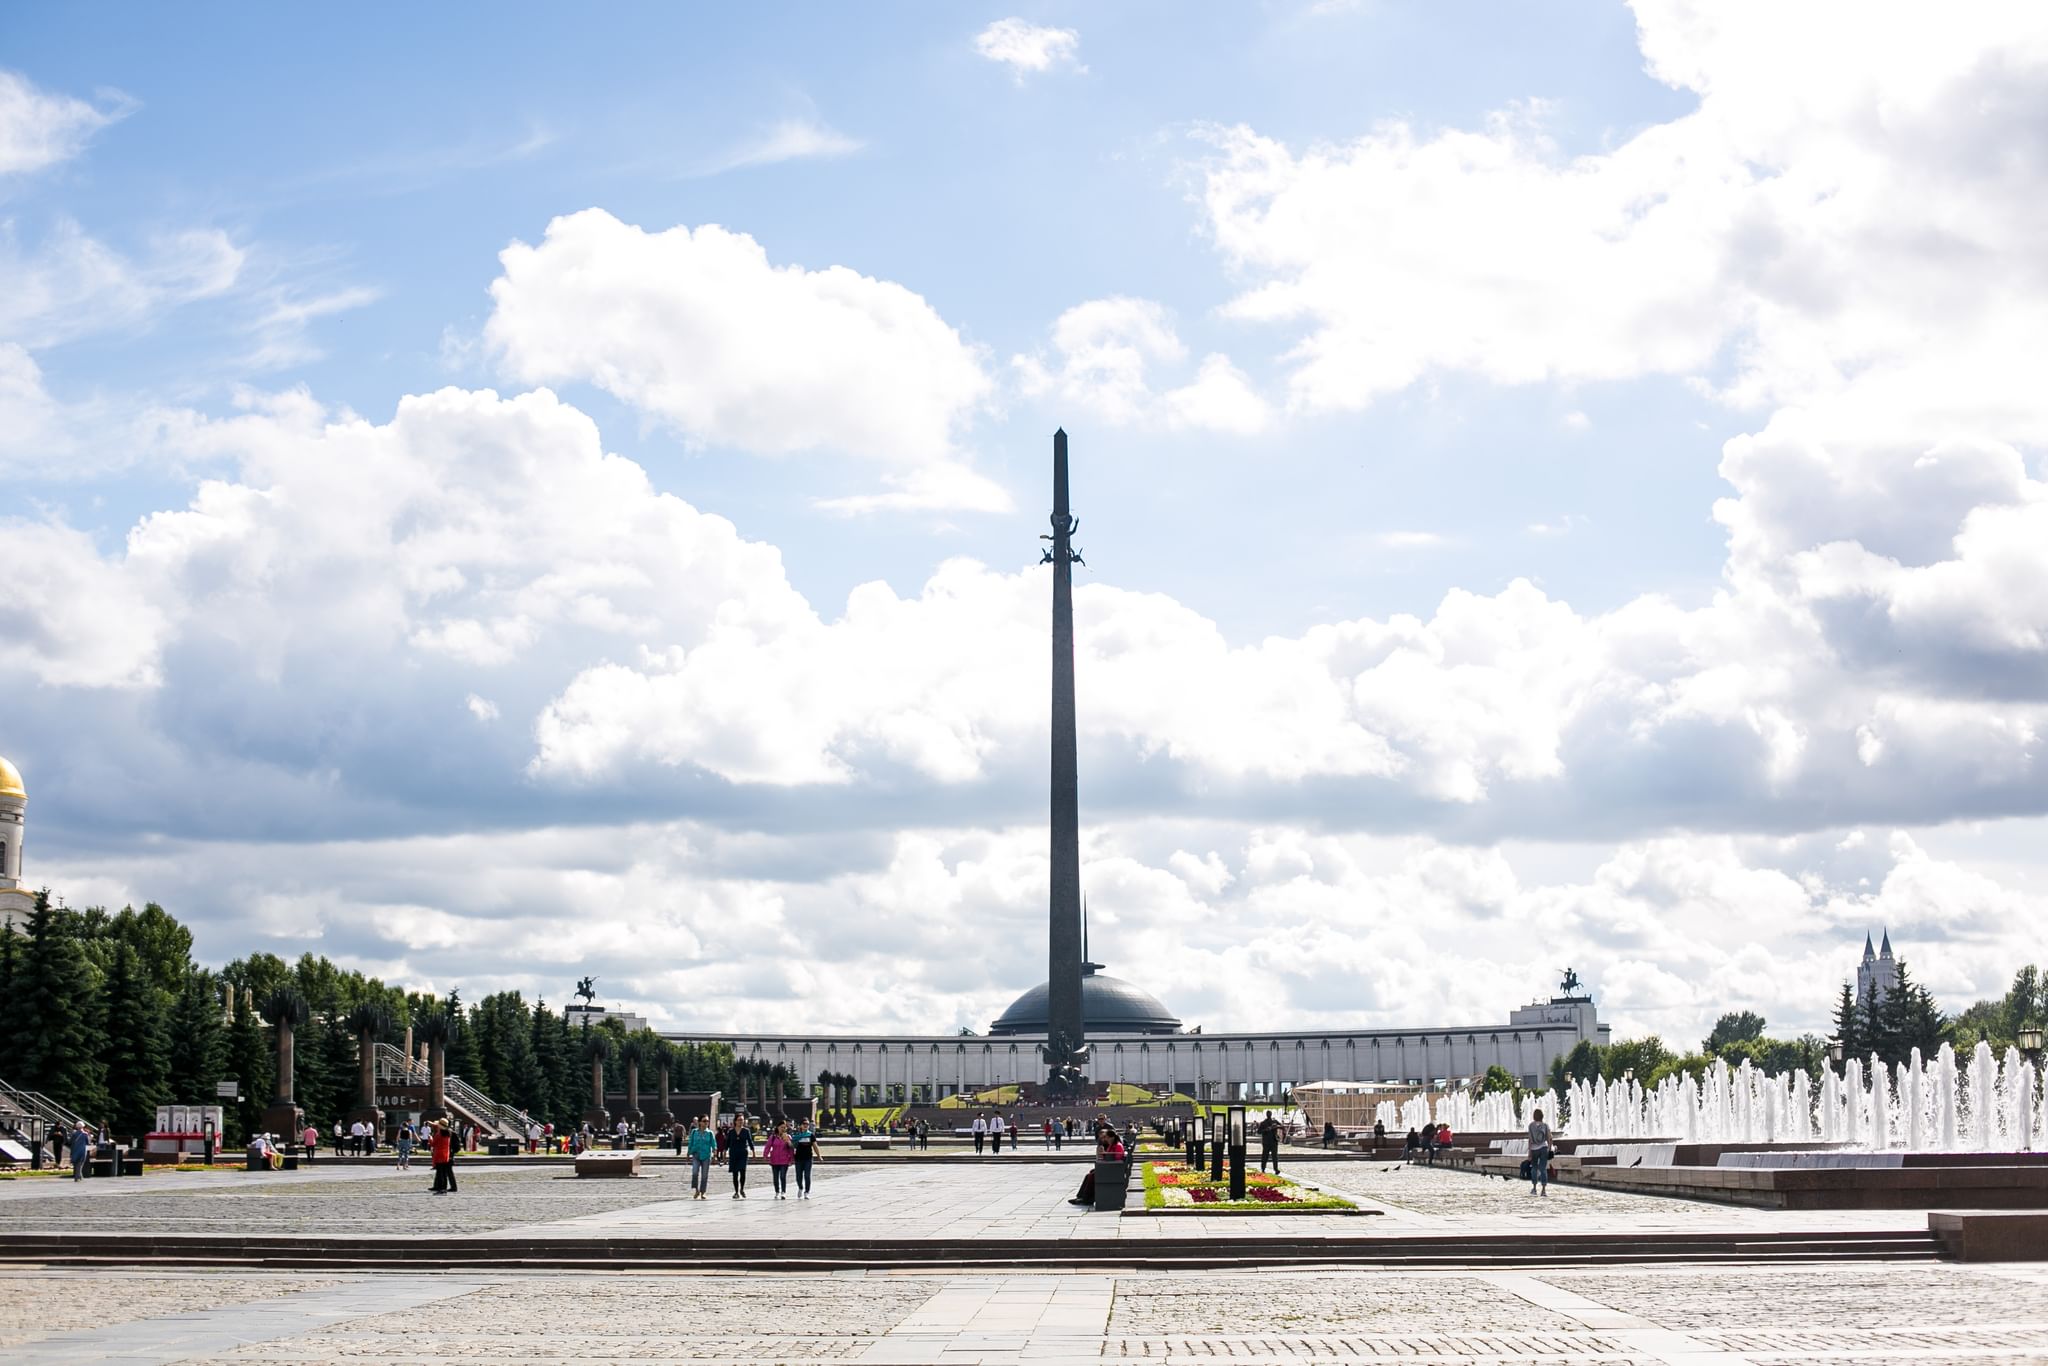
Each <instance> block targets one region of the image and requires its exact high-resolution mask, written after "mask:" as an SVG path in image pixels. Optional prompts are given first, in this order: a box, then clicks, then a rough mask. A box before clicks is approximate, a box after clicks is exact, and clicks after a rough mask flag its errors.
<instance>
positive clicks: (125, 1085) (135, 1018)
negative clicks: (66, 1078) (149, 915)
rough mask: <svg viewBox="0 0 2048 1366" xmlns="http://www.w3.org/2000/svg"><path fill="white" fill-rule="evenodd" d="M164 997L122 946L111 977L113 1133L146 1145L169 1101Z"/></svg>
mask: <svg viewBox="0 0 2048 1366" xmlns="http://www.w3.org/2000/svg"><path fill="white" fill-rule="evenodd" d="M159 996H160V993H159V992H158V991H157V989H156V984H155V983H154V982H152V981H151V980H150V979H149V978H148V976H147V975H146V974H145V972H144V970H143V964H142V960H141V959H140V957H139V956H138V955H137V954H136V952H135V949H134V946H133V945H132V944H130V943H129V942H128V941H127V940H126V939H121V940H119V941H117V944H116V947H115V950H114V962H113V966H112V968H111V969H110V970H109V971H108V973H107V992H106V1021H107V1042H106V1052H105V1053H104V1055H103V1056H104V1059H105V1064H106V1079H107V1091H108V1095H109V1098H110V1102H111V1105H112V1110H111V1111H110V1112H109V1114H108V1116H107V1117H108V1119H109V1120H110V1121H111V1122H112V1124H113V1126H114V1132H115V1133H117V1134H119V1135H121V1136H122V1137H124V1138H130V1139H136V1140H139V1139H141V1137H142V1135H144V1134H146V1133H150V1132H151V1131H153V1130H154V1129H155V1128H156V1107H157V1106H159V1105H162V1104H164V1103H165V1102H166V1101H167V1100H168V1099H169V1088H168V1086H167V1084H166V1083H167V1080H168V1077H169V1075H170V1065H171V1064H170V1049H169V1046H168V1045H167V1044H166V1043H165V1040H164V1030H163V1008H162V1002H161V1001H160V999H159Z"/></svg>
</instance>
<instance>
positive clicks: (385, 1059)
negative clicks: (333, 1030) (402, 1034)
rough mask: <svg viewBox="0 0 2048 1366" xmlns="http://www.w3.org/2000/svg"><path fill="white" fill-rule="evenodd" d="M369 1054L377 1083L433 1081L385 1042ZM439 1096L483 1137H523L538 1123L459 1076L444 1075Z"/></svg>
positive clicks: (424, 1068)
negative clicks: (372, 1061) (374, 1068)
mask: <svg viewBox="0 0 2048 1366" xmlns="http://www.w3.org/2000/svg"><path fill="white" fill-rule="evenodd" d="M372 1057H373V1059H374V1065H375V1067H376V1069H377V1080H378V1081H380V1082H387V1081H388V1082H396V1083H397V1084H399V1085H401V1086H426V1087H430V1086H432V1085H433V1084H434V1081H433V1069H432V1068H430V1067H428V1066H427V1064H425V1063H423V1062H418V1061H415V1060H414V1059H411V1058H408V1057H406V1056H405V1053H404V1051H403V1050H402V1049H397V1048H393V1047H392V1046H391V1045H390V1044H388V1043H380V1044H378V1045H377V1051H376V1052H375V1053H374V1054H373V1055H372ZM441 1096H442V1099H443V1100H445V1101H446V1102H447V1104H448V1109H449V1111H450V1113H452V1114H453V1115H454V1116H455V1117H456V1118H457V1119H459V1120H461V1121H462V1122H463V1123H465V1124H473V1125H475V1126H476V1128H477V1130H478V1131H479V1132H481V1133H482V1134H483V1136H484V1137H486V1138H518V1139H524V1138H525V1137H526V1131H527V1129H528V1128H529V1127H530V1126H532V1125H535V1124H538V1123H540V1121H539V1120H537V1119H535V1118H534V1117H533V1116H532V1115H529V1114H528V1113H526V1111H524V1110H522V1109H520V1108H519V1107H518V1106H516V1105H507V1104H505V1103H503V1102H502V1101H496V1100H492V1099H491V1098H490V1097H489V1096H487V1095H485V1094H484V1093H483V1092H481V1091H479V1090H477V1089H476V1088H475V1087H474V1086H471V1085H470V1084H469V1083H468V1082H466V1081H464V1080H463V1079H462V1078H461V1077H456V1076H448V1077H443V1078H442V1080H441Z"/></svg>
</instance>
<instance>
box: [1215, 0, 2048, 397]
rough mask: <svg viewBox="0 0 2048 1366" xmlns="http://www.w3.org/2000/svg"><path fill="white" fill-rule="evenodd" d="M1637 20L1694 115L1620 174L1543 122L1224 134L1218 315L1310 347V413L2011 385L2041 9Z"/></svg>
mask: <svg viewBox="0 0 2048 1366" xmlns="http://www.w3.org/2000/svg"><path fill="white" fill-rule="evenodd" d="M1636 10H1637V18H1638V24H1639V27H1640V30H1641V34H1642V45H1643V49H1644V52H1645V54H1646V56H1647V57H1648V59H1649V65H1650V69H1651V71H1652V73H1653V74H1654V75H1656V76H1657V77H1659V78H1660V79H1662V80H1664V81H1666V82H1667V83H1669V84H1671V85H1673V86H1675V87H1677V88H1679V89H1683V90H1686V91H1689V92H1692V93H1695V94H1696V95H1697V96H1698V99H1699V104H1698V108H1697V109H1696V110H1695V111H1694V112H1691V113H1689V114H1686V115H1683V116H1680V117H1678V118H1675V119H1673V120H1670V121H1668V122H1665V123H1660V124H1654V125H1652V126H1650V127H1648V128H1646V129H1644V130H1643V131H1641V132H1639V133H1637V134H1635V135H1634V136H1633V137H1630V138H1628V139H1626V140H1625V141H1623V142H1621V143H1620V144H1619V145H1617V146H1615V147H1613V148H1612V149H1611V150H1606V151H1601V152H1597V153H1588V154H1583V155H1576V156H1575V155H1569V154H1567V153H1565V152H1564V151H1563V150H1562V149H1560V148H1559V147H1558V146H1557V145H1556V144H1555V143H1554V142H1553V141H1552V140H1551V138H1550V137H1549V135H1548V133H1547V131H1546V130H1547V110H1546V109H1545V108H1544V107H1543V106H1542V105H1540V104H1529V105H1522V106H1517V107H1514V108H1511V109H1509V110H1507V111H1505V112H1503V113H1501V114H1500V115H1498V116H1497V117H1496V118H1495V119H1493V120H1492V121H1491V122H1490V123H1489V124H1488V125H1487V126H1486V127H1484V128H1483V129H1476V130H1459V129H1453V130H1442V131H1431V130H1424V129H1419V128H1416V127H1414V126H1412V125H1410V124H1407V123H1403V122H1390V123H1387V124H1383V125H1381V126H1379V127H1377V128H1375V129H1373V130H1372V131H1370V132H1368V133H1367V134H1365V135H1364V136H1362V137H1358V138H1355V139H1353V140H1351V141H1349V142H1345V143H1338V144H1322V145H1316V146H1311V147H1308V148H1305V149H1300V150H1295V149H1290V148H1288V147H1285V146H1283V145H1281V144H1280V143H1278V142H1277V141H1275V140H1273V139H1271V138H1268V137H1263V136H1261V135H1259V134H1258V133H1256V132H1254V131H1252V130H1250V129H1246V128H1234V129H1226V130H1220V131H1217V132H1216V133H1214V134H1213V136H1214V139H1215V142H1216V145H1217V146H1218V148H1219V155H1218V157H1217V158H1216V160H1215V161H1214V162H1212V163H1211V164H1210V165H1209V167H1208V168H1207V173H1206V181H1205V204H1206V208H1207V212H1208V217H1209V223H1210V228H1211V230H1212V232H1213V234H1214V237H1215V241H1216V243H1217V245H1218V247H1219V248H1220V249H1221V250H1222V251H1223V253H1224V254H1225V255H1226V256H1227V257H1228V259H1229V260H1230V261H1231V263H1232V264H1233V266H1235V267H1236V268H1237V269H1240V270H1242V271H1244V272H1246V273H1247V274H1249V275H1251V276H1252V277H1253V279H1254V282H1255V283H1254V284H1253V287H1252V288H1250V289H1248V290H1247V291H1245V292H1244V293H1243V294H1241V295H1240V296H1239V297H1238V298H1237V299H1236V300H1235V301H1234V302H1233V303H1232V305H1231V306H1230V311H1231V313H1232V314H1233V315H1234V316H1236V317H1239V318H1243V319H1247V320H1261V321H1268V322H1279V323H1297V324H1300V325H1302V326H1303V327H1304V328H1305V332H1304V335H1303V336H1302V337H1301V339H1300V341H1299V342H1298V344H1297V345H1296V346H1295V348H1294V350H1293V352H1292V353H1291V358H1292V360H1293V362H1294V368H1293V372H1292V375H1291V377H1290V387H1291V392H1292V397H1293V400H1294V402H1295V403H1296V404H1297V405H1299V406H1301V407H1304V408H1309V409H1333V408H1335V409H1342V408H1355V407H1359V406H1363V405H1365V404H1367V403H1370V402H1372V401H1373V400H1374V399H1375V398H1376V397H1378V396H1380V395H1383V394H1386V393H1389V392H1391V391H1394V390H1398V389H1401V388H1404V387H1406V386H1407V385H1409V384H1411V383H1413V382H1414V381H1416V380H1417V379H1419V378H1421V377H1422V376H1424V375H1427V374H1430V373H1432V372H1435V371H1454V370H1455V371H1466V372H1470V373H1473V374H1476V375H1479V376H1481V377H1484V378H1487V379H1490V380H1494V381H1497V382H1501V383H1510V384H1519V383H1529V382H1533V381H1539V380H1547V379H1564V380H1584V379H1594V380H1599V379H1617V378H1625V377H1632V376H1639V375H1646V374H1679V375H1702V376H1706V377H1707V378H1708V380H1709V382H1710V383H1711V384H1712V385H1713V386H1714V387H1715V388H1717V389H1721V390H1722V391H1724V392H1725V393H1726V394H1727V396H1728V397H1730V398H1731V399H1733V400H1736V401H1740V402H1745V403H1756V402H1785V401H1793V400H1799V399H1802V398H1806V397H1810V396H1813V395H1816V394H1820V393H1825V392H1829V391H1831V390H1832V389H1834V388H1836V387H1838V386H1840V385H1842V384H1844V383H1849V382H1855V381H1857V380H1863V381H1865V382H1866V383H1867V384H1868V385H1869V387H1870V388H1871V389H1872V390H1873V392H1875V391H1877V387H1878V383H1882V384H1886V385H1889V386H1892V387H1896V383H1897V374H1896V369H1895V367H1896V366H1897V365H1899V364H1901V363H1910V364H1912V365H1915V366H1922V365H1927V366H1937V367H1940V368H1941V369H1942V370H1943V371H1944V372H1968V371H1971V370H1975V371H1976V372H1977V376H1976V378H1974V379H1973V380H1971V381H1970V382H1968V383H1967V384H1965V385H1964V386H1963V387H1962V388H1960V389H1958V390H1953V391H1951V393H1952V395H1962V394H1968V395H1979V394H1983V393H1984V391H1985V388H1986V381H1987V379H1989V380H1991V381H1992V382H1993V383H1995V384H1999V385H2001V386H2002V385H2003V382H2004V381H2005V380H2007V379H2009V378H2016V377H2017V373H2018V366H2019V361H2018V359H2017V358H2018V357H2020V356H2023V355H2030V354H2036V353H2038V352H2039V350H2040V349H2041V345H2040V343H2041V342H2042V340H2043V337H2042V324H2041V323H2040V322H2039V310H2038V309H2030V308H2028V307H2026V306H2025V305H2024V304H2022V303H2021V302H2019V301H2020V300H2023V299H2026V298H2028V297H2030V296H2031V294H2032V293H2033V292H2034V291H2035V290H2036V289H2038V288H2039V287H2040V285H2041V284H2042V279H2043V276H2042V267H2041V263H2040V260H2039V253H2038V251H2036V250H2035V244H2036V243H2038V241H2039V235H2040V230H2041V224H2040V218H2039V195H2038V186H2039V183H2040V180H2041V176H2042V173H2043V171H2044V169H2048V141H2044V140H2043V139H2042V138H2041V137H2040V136H2039V134H2038V130H2039V128H2040V127H2041V126H2042V117H2041V116H2042V113H2043V100H2044V97H2043V95H2042V93H2041V92H2042V91H2043V90H2044V89H2048V80H2044V79H2043V77H2044V75H2048V11H2043V10H2042V9H2041V8H2040V7H2038V6H2028V5H2006V4H1986V5H1980V6H1970V7H1967V8H1966V9H1964V10H1959V11H1955V12H1948V11H1944V12H1941V13H1936V12H1935V11H1932V10H1928V9H1925V8H1923V7H1917V6H1913V5H1909V4H1899V3H1892V4H1882V5H1876V6H1867V7H1862V8H1859V9H1858V10H1856V11H1855V12H1854V19H1853V22H1852V21H1851V19H1850V16H1849V14H1848V12H1847V11H1844V10H1841V9H1840V8H1839V7H1834V6H1819V7H1814V8H1810V9H1807V10H1804V11H1802V12H1801V13H1800V15H1798V16H1795V17H1792V18H1790V19H1788V18H1787V17H1786V16H1785V15H1784V13H1783V11H1782V8H1781V7H1777V6H1771V5H1767V4H1759V3H1729V4H1722V3H1715V4H1699V3H1695V0H1643V3H1639V4H1638V5H1637V6H1636ZM1993 149H1996V150H1995V151H1994V150H1993ZM1959 331H1960V332H1963V333H1965V334H1966V335H1967V336H1968V338H1969V339H1970V341H1971V342H1972V343H1973V344H1969V345H1967V346H1965V347H1962V348H1955V349H1951V348H1946V347H1929V346H1928V345H1927V344H1926V343H1927V339H1928V338H1929V337H1930V336H1944V337H1953V336H1955V335H1956V334H1957V333H1958V332H1959ZM1979 342H1981V343H1982V344H1974V343H1979ZM1731 363H1732V369H1733V374H1732V378H1731V379H1730V380H1729V381H1728V382H1726V383H1725V384H1724V383H1723V382H1722V381H1721V379H1720V378H1719V377H1718V375H1717V374H1716V372H1717V371H1718V370H1720V369H1723V368H1726V367H1727V366H1729V365H1730V364H1731ZM1873 370H1874V371H1878V372H1880V373H1879V374H1878V375H1871V374H1870V373H1869V372H1871V371H1873ZM1871 380H1876V381H1877V383H1869V381H1871ZM1916 387H1917V386H1916ZM1950 402H1951V403H1953V402H1954V398H1953V397H1952V398H1951V399H1950Z"/></svg>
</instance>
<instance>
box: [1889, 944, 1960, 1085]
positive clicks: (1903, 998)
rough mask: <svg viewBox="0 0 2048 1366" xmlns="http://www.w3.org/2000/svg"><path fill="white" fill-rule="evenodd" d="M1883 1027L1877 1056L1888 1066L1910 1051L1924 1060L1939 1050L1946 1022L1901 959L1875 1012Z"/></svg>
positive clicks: (1929, 994) (1932, 1000)
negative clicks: (1917, 1052) (1895, 980)
mask: <svg viewBox="0 0 2048 1366" xmlns="http://www.w3.org/2000/svg"><path fill="white" fill-rule="evenodd" d="M1877 1013H1878V1017H1879V1019H1880V1020H1881V1022H1882V1024H1883V1028H1884V1048H1883V1049H1880V1050H1879V1054H1878V1056H1880V1057H1882V1058H1883V1059H1884V1060H1885V1061H1886V1062H1888V1063H1899V1062H1903V1061H1905V1059H1906V1058H1907V1056H1908V1055H1910V1054H1911V1053H1912V1051H1913V1050H1914V1049H1916V1048H1917V1049H1919V1050H1920V1054H1921V1056H1922V1057H1927V1056H1930V1055H1931V1054H1933V1052H1934V1051H1935V1050H1936V1049H1937V1048H1940V1047H1941V1038H1942V1031H1943V1029H1944V1027H1945V1026H1946V1025H1947V1023H1948V1021H1947V1020H1946V1019H1944V1018H1943V1016H1942V1013H1941V1010H1940V1008H1939V1007H1938V1006H1936V1005H1935V1003H1934V997H1933V995H1932V994H1931V993H1930V992H1929V991H1928V990H1927V988H1926V987H1923V986H1921V985H1920V984H1919V983H1918V982H1916V981H1914V980H1913V977H1912V974H1911V973H1909V972H1908V971H1907V970H1906V963H1905V960H1904V959H1900V960H1899V965H1898V981H1897V983H1896V985H1894V986H1893V987H1892V989H1891V990H1890V991H1889V992H1887V993H1886V994H1885V998H1884V1004H1883V1006H1881V1007H1880V1008H1879V1010H1878V1012H1877Z"/></svg>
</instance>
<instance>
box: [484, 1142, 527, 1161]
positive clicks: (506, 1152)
mask: <svg viewBox="0 0 2048 1366" xmlns="http://www.w3.org/2000/svg"><path fill="white" fill-rule="evenodd" d="M484 1150H485V1151H486V1152H488V1153H489V1154H490V1155H491V1156H492V1157H517V1156H519V1140H518V1139H516V1138H494V1139H492V1140H491V1141H490V1142H489V1143H487V1144H485V1145H484Z"/></svg>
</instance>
